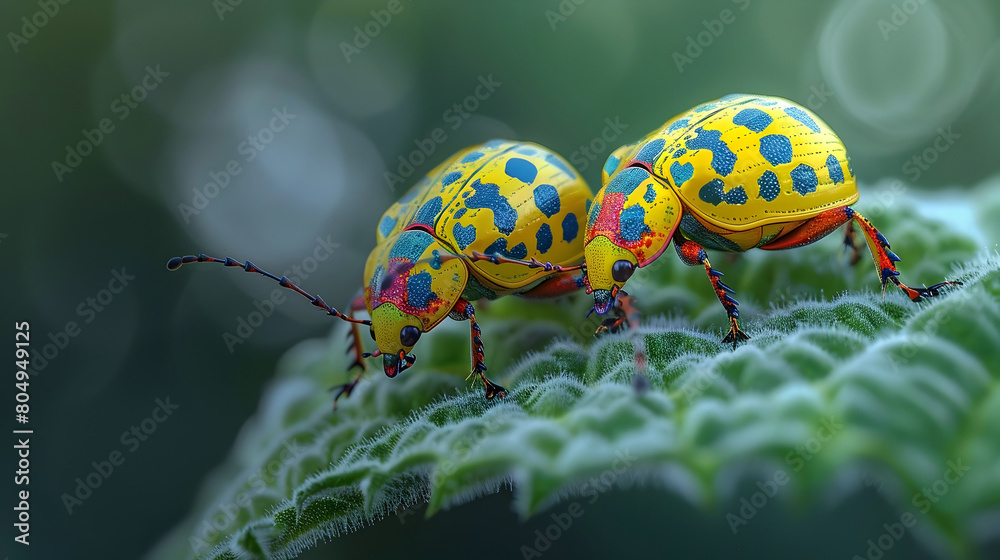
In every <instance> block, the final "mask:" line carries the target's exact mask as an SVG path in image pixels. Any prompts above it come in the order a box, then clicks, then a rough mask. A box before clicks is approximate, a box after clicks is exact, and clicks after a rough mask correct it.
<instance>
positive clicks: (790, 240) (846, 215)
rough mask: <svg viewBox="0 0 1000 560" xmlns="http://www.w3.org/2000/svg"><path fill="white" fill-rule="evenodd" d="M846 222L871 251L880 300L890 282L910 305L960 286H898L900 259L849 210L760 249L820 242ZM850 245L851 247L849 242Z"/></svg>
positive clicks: (825, 214) (837, 210) (952, 283)
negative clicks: (862, 235) (949, 287)
mask: <svg viewBox="0 0 1000 560" xmlns="http://www.w3.org/2000/svg"><path fill="white" fill-rule="evenodd" d="M852 221H853V222H852ZM846 222H852V223H855V224H857V225H858V227H859V228H860V229H861V233H862V234H864V236H865V241H867V242H868V249H869V250H870V251H871V254H872V260H873V261H874V263H875V270H876V272H878V275H879V281H880V282H881V283H882V297H885V288H886V286H887V285H888V284H889V282H890V281H891V282H892V283H893V284H895V285H896V286H898V287H899V289H901V290H903V292H904V293H906V295H907V296H908V297H909V298H910V299H911V300H912V301H920V300H921V299H923V298H925V297H933V296H936V295H940V293H941V292H940V289H941V288H942V287H943V286H960V285H961V284H962V283H961V282H957V281H945V282H939V283H937V284H934V285H933V286H931V287H923V288H911V287H909V286H907V285H906V284H903V283H902V282H900V281H899V278H897V277H898V276H899V271H898V270H896V263H898V262H899V261H900V258H899V257H898V256H896V254H895V253H893V252H892V250H891V249H890V247H889V241H888V240H887V239H886V238H885V236H884V235H882V233H881V232H879V230H878V229H876V228H875V226H873V225H872V223H871V222H869V221H868V218H865V217H864V216H862V215H861V214H859V213H857V212H855V211H854V209H853V208H851V207H850V206H842V207H840V208H832V209H830V210H826V211H824V212H821V213H820V214H818V215H817V216H816V217H814V218H812V219H811V220H809V221H807V222H806V223H804V224H802V225H801V226H799V227H797V228H795V229H794V230H792V231H791V232H789V233H788V234H787V235H783V236H781V237H779V238H777V239H775V240H774V241H772V242H770V243H768V244H767V245H764V246H762V247H761V249H768V250H773V249H790V248H793V247H801V246H803V245H808V244H810V243H813V242H814V241H818V240H819V239H822V238H823V237H825V236H826V235H827V234H829V233H830V232H832V231H833V230H834V229H836V228H837V227H839V226H840V225H841V224H844V223H846ZM850 231H853V230H850ZM848 235H849V236H851V235H852V234H851V233H849V234H848ZM849 238H850V237H849ZM851 241H852V243H851V244H852V246H853V239H852V240H851Z"/></svg>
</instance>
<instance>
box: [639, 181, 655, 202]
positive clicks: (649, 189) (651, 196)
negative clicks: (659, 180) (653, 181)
mask: <svg viewBox="0 0 1000 560" xmlns="http://www.w3.org/2000/svg"><path fill="white" fill-rule="evenodd" d="M642 199H643V200H645V201H646V204H652V203H653V201H654V200H656V189H654V188H653V185H646V194H644V195H642Z"/></svg>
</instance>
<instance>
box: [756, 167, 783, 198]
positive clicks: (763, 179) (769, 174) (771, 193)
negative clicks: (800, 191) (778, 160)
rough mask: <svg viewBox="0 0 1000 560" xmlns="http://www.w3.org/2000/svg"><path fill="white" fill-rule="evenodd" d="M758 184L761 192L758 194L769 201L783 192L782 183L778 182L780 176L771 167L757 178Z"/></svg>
mask: <svg viewBox="0 0 1000 560" xmlns="http://www.w3.org/2000/svg"><path fill="white" fill-rule="evenodd" d="M757 186H758V187H760V192H759V193H758V194H757V196H759V197H761V198H763V199H764V200H766V201H768V202H771V201H772V200H774V199H776V198H778V195H779V194H781V184H780V183H778V176H777V175H775V174H774V171H771V170H770V169H768V170H767V171H765V172H764V173H763V174H761V176H760V179H757Z"/></svg>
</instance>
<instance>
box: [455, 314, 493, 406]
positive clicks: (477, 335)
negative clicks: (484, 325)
mask: <svg viewBox="0 0 1000 560" xmlns="http://www.w3.org/2000/svg"><path fill="white" fill-rule="evenodd" d="M448 316H449V317H451V318H452V319H455V320H458V321H462V320H466V319H468V321H469V325H470V328H471V330H472V332H471V335H472V373H470V374H469V377H472V376H473V375H479V378H480V379H482V381H483V387H484V388H485V389H486V398H487V399H492V398H494V397H500V398H504V397H506V396H507V389H504V388H503V387H501V386H500V385H497V384H496V383H494V382H492V381H490V380H489V379H487V378H486V375H485V373H484V372H485V371H486V353H485V350H484V348H483V339H482V332H483V331H482V329H480V328H479V323H477V322H476V310H475V308H473V307H472V304H471V303H469V302H468V301H465V300H464V299H459V300H458V303H456V304H455V307H454V308H452V310H451V313H449V314H448Z"/></svg>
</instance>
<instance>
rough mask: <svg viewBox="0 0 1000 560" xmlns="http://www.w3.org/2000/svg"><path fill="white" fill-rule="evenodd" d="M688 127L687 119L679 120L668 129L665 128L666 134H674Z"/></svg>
mask: <svg viewBox="0 0 1000 560" xmlns="http://www.w3.org/2000/svg"><path fill="white" fill-rule="evenodd" d="M687 125H688V119H680V120H676V121H674V122H673V123H672V124H671V125H670V126H669V127H667V132H676V131H677V130H680V129H682V128H684V127H685V126H687Z"/></svg>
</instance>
